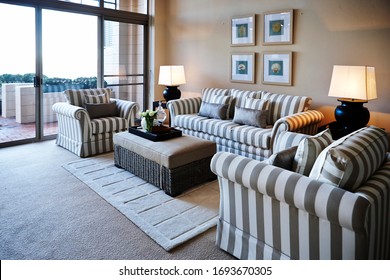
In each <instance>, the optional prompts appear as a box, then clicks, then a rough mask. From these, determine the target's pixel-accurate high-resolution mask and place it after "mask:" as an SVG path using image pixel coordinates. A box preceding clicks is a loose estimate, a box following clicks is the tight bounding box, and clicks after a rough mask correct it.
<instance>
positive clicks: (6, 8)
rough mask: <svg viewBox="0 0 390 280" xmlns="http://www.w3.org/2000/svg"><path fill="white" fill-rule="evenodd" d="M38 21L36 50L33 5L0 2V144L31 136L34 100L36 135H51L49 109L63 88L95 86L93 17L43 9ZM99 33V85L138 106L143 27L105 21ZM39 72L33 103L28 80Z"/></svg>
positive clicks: (54, 122) (52, 119) (95, 25)
mask: <svg viewBox="0 0 390 280" xmlns="http://www.w3.org/2000/svg"><path fill="white" fill-rule="evenodd" d="M70 2H75V3H80V1H70ZM84 2H85V1H84ZM87 2H88V3H83V4H87V5H93V4H96V3H98V1H87ZM111 2H112V1H111ZM113 2H114V3H115V2H116V1H113ZM141 2H142V1H141ZM20 18H23V21H20ZM41 21H42V47H41V51H38V52H37V49H36V41H37V38H39V37H38V36H37V32H36V27H35V26H36V14H35V9H34V8H32V7H24V6H16V5H9V4H2V3H0V34H1V36H2V43H1V44H0V145H1V143H7V142H12V141H18V140H24V139H29V138H34V137H36V133H37V129H36V127H37V122H38V120H36V108H37V106H36V105H37V104H36V102H40V107H41V108H42V109H41V111H40V112H41V114H42V124H41V126H42V128H43V129H42V130H43V133H42V136H49V135H55V134H56V133H57V119H56V116H55V114H54V113H53V112H52V109H51V108H52V106H53V104H54V103H56V102H65V101H66V100H65V97H64V95H63V91H64V90H66V89H86V88H96V87H97V86H98V78H97V77H98V63H99V60H98V17H97V16H91V15H83V14H75V13H68V12H61V11H54V10H48V9H43V10H42V16H41ZM38 22H39V20H38ZM119 32H122V33H123V34H125V36H122V35H121V36H119ZM104 34H105V37H104V46H105V47H104V69H105V70H104V81H103V85H104V86H110V87H111V88H112V89H113V91H114V92H115V96H114V97H119V98H126V99H138V100H137V101H141V104H142V100H139V99H140V98H141V99H142V98H143V94H142V92H143V88H142V87H143V27H142V26H141V25H133V24H127V23H119V22H114V21H105V22H104ZM126 35H127V36H126ZM37 53H38V56H39V55H40V53H41V56H42V57H41V59H39V57H38V59H37ZM40 70H41V71H42V72H41V73H42V76H41V78H42V80H41V92H42V98H41V99H40V100H38V101H37V100H36V96H37V93H36V88H35V87H34V82H36V81H34V78H35V77H36V75H37V74H36V73H39V71H40ZM140 93H141V94H140ZM135 101H136V100H135ZM38 133H39V132H38Z"/></svg>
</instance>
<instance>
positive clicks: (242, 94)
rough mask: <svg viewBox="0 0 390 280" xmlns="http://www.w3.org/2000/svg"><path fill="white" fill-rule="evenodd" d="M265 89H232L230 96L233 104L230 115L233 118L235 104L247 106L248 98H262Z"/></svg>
mask: <svg viewBox="0 0 390 280" xmlns="http://www.w3.org/2000/svg"><path fill="white" fill-rule="evenodd" d="M262 95H263V91H249V90H239V89H231V90H230V96H231V97H232V98H233V99H232V105H231V107H230V113H229V115H230V117H231V118H233V116H234V110H235V106H237V107H245V102H246V98H253V99H261V97H262Z"/></svg>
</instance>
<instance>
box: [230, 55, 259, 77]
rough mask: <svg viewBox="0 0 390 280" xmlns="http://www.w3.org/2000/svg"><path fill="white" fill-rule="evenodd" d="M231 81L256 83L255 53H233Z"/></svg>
mask: <svg viewBox="0 0 390 280" xmlns="http://www.w3.org/2000/svg"><path fill="white" fill-rule="evenodd" d="M230 69H231V70H230V81H231V82H237V83H252V84H253V83H254V82H255V73H254V71H255V53H232V55H231V59H230Z"/></svg>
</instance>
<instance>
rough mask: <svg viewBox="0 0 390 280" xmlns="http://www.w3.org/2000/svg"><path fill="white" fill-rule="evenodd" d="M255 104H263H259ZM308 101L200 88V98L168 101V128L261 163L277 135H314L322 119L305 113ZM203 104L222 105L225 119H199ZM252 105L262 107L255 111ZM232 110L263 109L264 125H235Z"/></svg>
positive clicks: (305, 98) (281, 96) (234, 90)
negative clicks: (295, 133) (294, 133)
mask: <svg viewBox="0 0 390 280" xmlns="http://www.w3.org/2000/svg"><path fill="white" fill-rule="evenodd" d="M259 100H261V101H266V103H264V102H263V103H260V102H258V101H259ZM311 101H312V99H311V98H310V97H306V96H294V95H284V94H275V93H270V92H265V91H243V90H237V89H219V88H204V89H203V90H202V97H193V98H186V99H177V100H171V101H169V102H168V103H167V107H168V109H169V111H170V117H171V124H172V126H174V127H175V128H177V129H180V130H182V131H183V133H185V134H188V135H192V136H196V137H199V138H203V139H207V140H211V141H214V142H215V143H216V144H217V149H218V151H225V152H231V153H234V154H238V155H242V156H246V157H249V158H253V159H257V160H264V159H267V158H269V157H270V156H271V155H272V153H273V146H274V143H275V140H276V138H277V137H278V135H279V134H280V133H281V132H283V131H294V132H300V133H305V134H311V135H312V134H315V133H316V132H317V128H318V124H319V123H320V122H321V121H322V120H323V118H324V115H323V114H322V113H321V112H319V111H316V110H309V107H310V105H311ZM205 103H213V104H215V103H221V104H223V105H226V106H227V116H226V118H223V119H218V118H215V117H210V116H208V117H207V116H203V115H202V116H201V115H199V113H200V111H201V109H202V106H203V104H205ZM256 104H261V105H262V106H264V105H265V104H266V106H264V108H260V109H259V108H257V107H256ZM236 108H245V109H257V110H263V109H264V110H265V111H267V115H266V117H265V119H264V123H265V125H264V126H262V127H259V126H254V125H251V124H245V123H237V122H236V119H235V116H236V110H237V109H236ZM251 119H252V118H251Z"/></svg>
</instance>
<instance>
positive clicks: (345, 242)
mask: <svg viewBox="0 0 390 280" xmlns="http://www.w3.org/2000/svg"><path fill="white" fill-rule="evenodd" d="M286 135H287V137H288V138H286V139H289V140H287V142H288V141H292V142H295V143H296V144H297V143H298V142H299V140H302V139H305V137H303V138H302V137H298V138H297V137H295V136H294V135H293V134H291V133H288V134H286ZM297 139H298V141H295V140H297ZM284 143H286V141H284ZM387 146H388V140H387V137H386V133H384V132H383V131H381V130H380V129H378V128H375V127H369V128H365V129H363V130H360V131H357V132H355V133H353V134H350V135H347V136H346V137H344V138H342V139H340V140H337V141H335V142H333V143H332V144H330V145H329V146H328V147H327V148H325V149H324V150H323V151H322V152H321V153H320V156H319V157H318V158H319V159H318V160H319V163H318V162H317V161H316V162H315V163H314V166H313V169H314V168H315V165H316V164H321V166H324V167H323V168H320V169H323V171H321V172H323V173H324V174H323V176H322V177H321V176H317V175H316V174H315V173H316V172H317V171H313V170H312V172H313V173H314V174H312V173H310V175H309V176H305V175H302V174H299V173H296V172H292V171H289V170H286V169H282V168H280V167H277V166H273V165H269V164H267V163H266V162H259V161H255V160H252V159H249V158H246V157H242V156H239V155H234V154H231V153H227V152H219V153H217V154H216V155H215V156H214V157H213V159H212V162H211V170H212V171H213V172H214V173H215V174H216V175H217V176H218V181H219V186H220V215H219V221H218V225H217V237H216V239H217V241H216V243H217V246H218V247H220V248H221V249H222V250H225V251H227V252H228V253H230V254H232V255H234V256H235V257H237V258H239V259H389V258H390V154H389V153H388V152H386V151H387ZM323 155H325V157H324V156H323ZM327 155H329V157H327ZM336 155H337V158H336ZM322 158H325V163H323V162H322V161H323V160H322ZM362 162H363V163H364V162H365V164H362ZM367 163H368V164H367ZM329 170H332V172H329ZM342 173H343V174H342ZM339 175H340V176H339ZM326 176H328V178H323V177H326ZM337 176H339V179H338V180H335V178H336V177H337ZM330 178H331V179H332V180H329V179H330ZM336 181H337V182H338V183H336Z"/></svg>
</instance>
